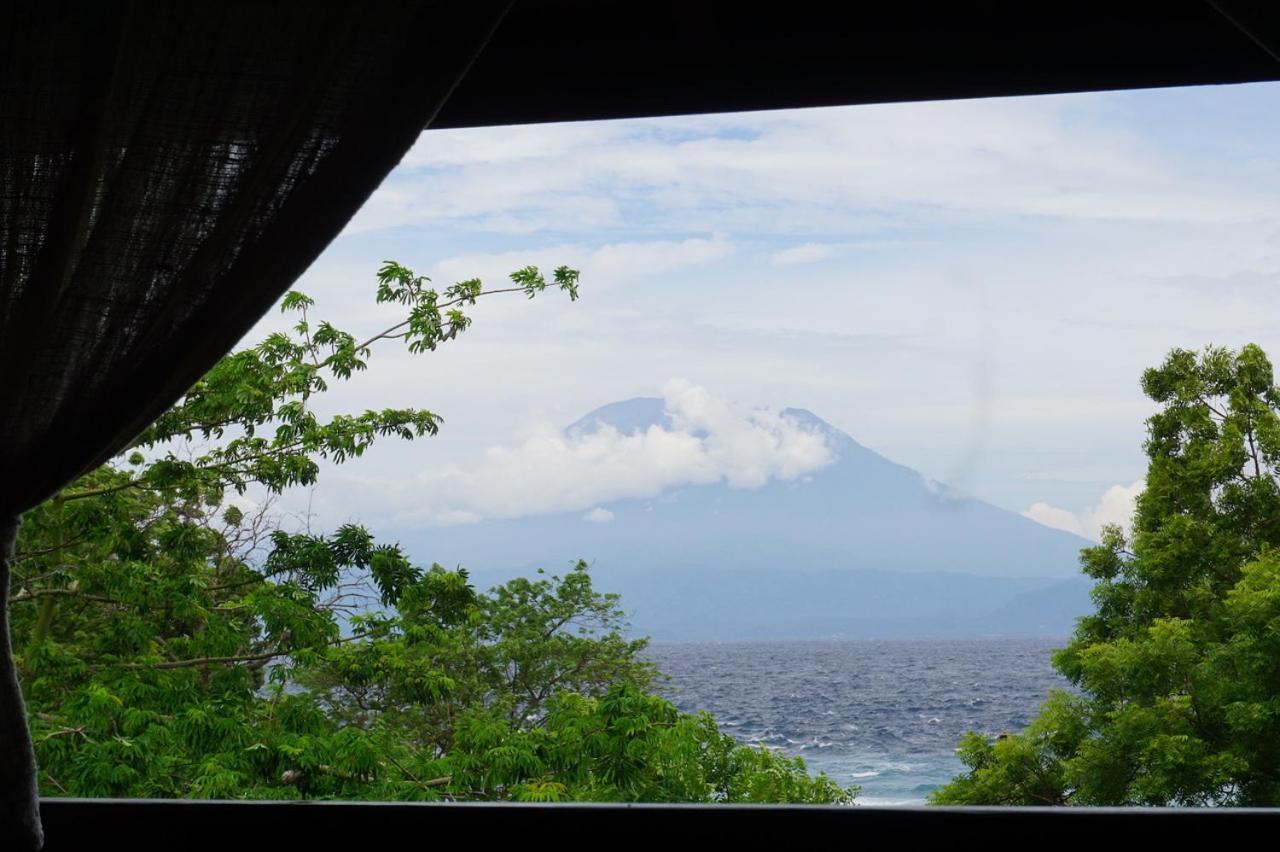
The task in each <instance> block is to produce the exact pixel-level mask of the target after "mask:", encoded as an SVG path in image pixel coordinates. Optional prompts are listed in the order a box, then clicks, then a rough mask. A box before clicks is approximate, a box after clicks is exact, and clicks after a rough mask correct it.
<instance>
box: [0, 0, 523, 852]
mask: <svg viewBox="0 0 1280 852" xmlns="http://www.w3.org/2000/svg"><path fill="white" fill-rule="evenodd" d="M506 5H507V3H505V2H490V1H489V0H467V2H448V0H439V1H438V2H398V3H396V2H367V3H354V2H352V3H343V4H322V3H234V2H199V3H193V2H180V3H174V2H163V3H162V2H135V3H117V2H81V3H66V2H64V3H55V2H49V0H45V2H43V3H35V2H31V3H22V4H17V5H14V4H6V5H5V7H4V8H3V9H0V588H2V589H4V590H5V594H6V595H7V589H8V584H9V570H8V563H9V561H11V558H12V548H13V543H14V538H15V535H16V528H17V525H18V522H19V519H20V517H21V513H22V512H23V511H25V510H27V509H29V508H31V507H32V506H35V505H37V504H38V503H39V502H41V501H42V500H44V499H46V498H48V497H49V496H51V495H52V494H53V493H55V492H56V491H57V490H58V489H60V488H61V487H63V486H64V485H66V484H67V483H68V482H69V481H71V480H72V479H74V478H75V477H76V476H77V475H79V474H80V473H82V472H85V471H87V470H89V469H91V468H93V467H95V466H97V465H99V464H101V463H103V462H104V461H106V460H107V459H109V458H111V457H112V456H113V455H114V454H115V453H116V452H117V451H118V450H119V449H120V448H121V447H122V446H124V445H125V444H127V442H128V441H129V440H130V439H132V438H133V437H134V436H135V435H137V434H138V433H139V432H140V431H141V430H142V429H143V428H144V427H145V426H146V425H147V424H148V423H149V422H150V421H151V420H152V419H153V418H154V417H156V416H157V415H158V414H159V413H161V412H162V411H163V410H164V409H165V408H167V407H168V406H169V405H171V404H173V403H174V402H175V401H176V400H177V398H178V397H179V396H180V395H181V394H182V392H183V391H184V390H185V389H186V388H187V387H189V386H190V385H191V384H192V383H193V382H194V381H195V380H196V379H198V378H199V377H200V375H201V374H202V373H203V372H204V371H205V370H207V369H208V368H209V367H210V366H212V364H213V363H214V362H215V361H216V360H217V359H218V358H219V357H220V356H222V355H223V354H224V353H225V352H226V351H227V350H229V349H230V348H231V347H232V346H233V345H234V344H235V343H236V341H237V340H238V339H239V338H240V337H241V336H242V335H243V334H244V333H245V332H246V331H248V330H249V328H250V327H251V326H252V325H253V323H254V322H255V321H256V320H257V319H258V318H259V317H260V316H261V315H262V314H263V313H264V312H265V311H266V310H267V309H268V308H269V307H270V306H271V305H272V304H273V303H274V302H275V300H276V299H278V298H279V297H280V295H281V294H282V293H283V292H284V291H285V290H286V289H287V288H288V287H289V285H290V284H291V283H293V281H294V280H295V279H296V278H297V277H298V276H299V275H300V274H301V273H302V272H303V271H304V270H305V269H306V268H307V266H308V265H309V264H310V263H311V262H312V261H313V260H314V259H315V257H316V255H317V254H319V253H320V251H321V250H322V249H323V248H324V247H325V246H326V245H327V244H328V243H329V241H330V240H332V239H333V238H334V237H335V236H336V235H337V234H338V232H339V231H340V230H341V229H342V227H343V226H344V225H345V224H346V222H347V221H348V219H349V218H350V217H351V216H352V214H354V213H355V211H356V210H357V209H358V208H359V207H360V205H361V204H362V203H363V202H364V201H365V199H366V198H367V197H368V196H369V194H370V193H371V192H372V191H373V190H374V189H375V188H376V187H377V185H378V183H379V182H380V181H381V180H382V179H383V178H384V177H385V176H386V174H387V172H388V171H390V170H391V168H392V167H393V166H394V165H395V164H396V163H397V162H398V161H399V159H400V157H402V156H403V155H404V153H405V151H406V150H408V148H409V146H410V145H411V144H412V143H413V142H414V140H415V139H416V138H417V137H418V134H419V133H420V132H421V131H422V130H423V128H424V127H426V126H427V125H428V124H429V123H430V121H431V119H432V118H433V117H434V115H435V114H436V112H437V111H438V110H439V108H440V107H441V105H442V104H443V103H444V101H445V100H446V99H447V97H448V96H449V94H450V93H451V92H452V90H453V88H454V87H455V86H456V85H457V83H458V81H459V80H460V79H461V77H462V76H463V75H464V74H465V72H466V70H467V69H468V68H469V67H470V64H471V62H472V61H473V59H474V58H475V56H476V55H477V53H478V51H479V50H481V48H482V47H483V45H484V44H485V43H486V41H487V39H488V37H489V35H490V34H491V33H492V31H493V29H494V28H495V27H496V25H497V23H498V21H499V20H500V18H501V16H502V14H503V13H504V11H505V7H506ZM0 630H2V632H3V639H0V643H2V644H3V648H2V649H0V650H3V655H2V658H0V848H4V849H20V848H25V847H36V846H38V845H39V842H40V840H39V836H40V828H39V823H38V818H37V815H36V808H35V789H36V788H35V765H34V759H33V756H32V749H31V743H30V737H29V734H28V732H27V727H26V718H25V715H24V711H23V705H22V697H21V693H20V692H19V688H18V683H17V678H16V673H15V668H14V665H13V661H12V657H11V655H10V653H9V641H8V628H7V618H6V616H5V614H4V608H3V607H0ZM123 842H125V843H126V844H127V840H124V841H123Z"/></svg>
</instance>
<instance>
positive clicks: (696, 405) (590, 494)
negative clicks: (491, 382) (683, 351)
mask: <svg viewBox="0 0 1280 852" xmlns="http://www.w3.org/2000/svg"><path fill="white" fill-rule="evenodd" d="M663 397H664V405H665V408H666V411H667V414H668V415H669V418H670V421H671V427H670V428H663V427H661V426H658V425H652V426H649V427H648V428H647V429H645V430H643V431H634V432H631V433H626V434H624V433H622V432H620V431H618V430H617V429H615V428H613V427H612V426H602V427H601V428H599V429H596V430H594V431H591V432H586V433H584V432H581V431H578V430H575V432H574V433H573V434H565V432H564V431H563V430H560V429H557V428H554V427H552V426H550V425H543V426H540V427H538V428H536V429H534V430H533V431H532V433H531V434H529V435H528V436H527V437H525V438H524V440H523V441H521V442H519V443H517V444H515V445H513V446H496V447H491V448H490V449H489V450H488V451H487V452H485V453H484V454H483V456H482V457H481V458H478V459H474V460H472V461H471V462H469V463H463V464H455V465H448V466H442V467H438V468H434V469H430V470H427V471H424V472H423V473H421V474H420V475H418V476H417V477H415V478H413V480H412V481H411V482H407V483H401V485H400V489H401V490H404V491H405V492H406V493H407V494H412V495H414V499H413V500H412V502H414V503H416V504H417V505H416V507H415V509H414V510H412V511H411V512H408V513H402V514H401V516H400V517H399V518H398V520H400V521H402V522H406V523H430V524H438V525H444V524H456V523H469V522H474V521H477V520H479V519H481V518H509V517H519V516H524V515H537V514H545V513H551V512H568V511H582V510H588V511H587V513H586V515H584V519H585V520H588V521H593V522H596V523H605V522H608V521H609V520H612V518H613V514H612V513H611V512H609V511H608V510H607V509H604V508H602V507H601V506H600V504H602V503H608V502H611V501H614V500H622V499H627V498H652V497H657V496H659V495H660V494H662V493H663V492H664V491H667V490H668V489H672V488H677V487H681V486H687V485H707V484H712V483H725V484H727V485H728V486H729V487H731V488H743V489H755V488H760V487H762V486H764V485H765V484H766V483H768V482H769V481H770V480H772V479H780V480H792V479H796V478H797V477H800V476H803V475H804V474H807V473H811V472H812V471H815V470H818V469H819V468H822V467H824V466H826V465H827V464H830V463H831V462H832V461H833V460H834V454H833V452H832V450H831V448H830V447H829V446H828V444H827V441H826V436H825V435H824V434H823V433H821V432H819V431H816V430H814V429H812V428H810V427H808V426H806V425H803V424H801V423H800V422H799V421H797V420H794V419H792V418H790V417H784V416H783V415H782V414H780V413H779V412H776V411H772V410H769V409H754V410H742V409H740V408H738V407H736V406H734V405H732V404H731V403H729V402H727V401H726V400H723V399H721V398H719V397H717V396H715V395H713V394H711V393H710V392H709V391H707V390H706V389H705V388H702V387H698V386H696V385H693V384H690V383H689V382H687V381H684V380H673V381H670V382H668V383H667V385H666V387H665V388H664V389H663ZM392 496H394V495H392ZM408 502H410V501H409V500H408V499H406V500H405V501H404V502H402V503H400V504H399V505H405V504H406V503H408Z"/></svg>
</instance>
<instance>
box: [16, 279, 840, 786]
mask: <svg viewBox="0 0 1280 852" xmlns="http://www.w3.org/2000/svg"><path fill="white" fill-rule="evenodd" d="M511 277H512V283H513V286H511V287H504V288H500V289H496V290H488V291H486V290H484V289H483V287H482V285H481V283H480V282H479V281H478V280H472V281H466V282H462V283H459V284H455V285H453V286H452V287H449V288H447V289H445V290H444V291H443V292H437V291H436V290H434V289H431V288H429V287H428V286H427V284H428V281H427V279H426V278H424V277H421V276H417V275H415V274H414V273H413V272H412V271H411V270H409V269H406V268H405V267H403V266H400V265H399V264H395V263H387V264H384V265H383V267H382V268H381V270H380V271H379V274H378V286H377V300H378V302H380V303H391V304H397V305H401V306H403V307H404V308H405V310H406V313H405V315H404V316H403V317H402V318H401V319H400V321H398V322H396V323H394V324H392V325H391V326H390V327H388V328H387V329H385V330H384V331H382V332H380V333H377V334H374V335H372V336H369V337H367V338H366V339H364V340H363V341H362V342H358V341H359V338H357V337H356V336H355V335H353V334H351V333H349V332H347V331H343V330H340V329H338V328H336V327H334V326H333V325H331V324H329V323H327V322H314V321H313V320H312V319H311V318H310V313H311V312H312V310H313V309H314V303H313V302H312V300H311V299H309V298H308V297H306V296H304V295H302V294H300V293H290V294H289V295H287V296H286V297H285V299H284V301H283V303H282V308H283V310H284V311H286V312H293V313H296V314H297V315H298V320H297V322H296V324H295V325H294V327H293V329H292V332H291V333H277V334H271V335H269V336H267V337H266V339H265V340H263V341H262V342H261V343H260V344H258V345H257V346H255V347H252V348H249V349H245V350H242V351H239V352H236V353H233V354H232V355H229V356H227V357H226V358H225V359H223V360H222V361H221V362H220V363H219V364H218V365H217V366H215V367H214V369H213V370H211V371H210V372H209V373H208V374H207V375H206V376H205V377H204V378H203V379H202V380H201V381H200V382H198V383H197V384H196V385H195V386H194V387H193V388H192V389H191V390H190V391H189V392H188V393H187V394H186V395H185V396H184V398H183V399H182V400H180V401H179V403H178V404H177V405H176V406H174V408H172V409H171V410H170V411H168V412H166V413H165V414H164V415H163V416H161V417H160V418H159V419H158V420H157V421H156V423H155V424H153V425H152V426H151V427H150V428H149V429H148V430H147V431H146V432H144V433H143V434H142V435H141V436H139V438H138V439H137V440H136V441H135V442H134V444H133V446H131V447H130V448H129V449H128V450H126V451H125V453H123V454H122V455H121V457H120V458H119V459H117V460H116V462H115V463H114V464H111V465H108V466H105V467H103V468H101V469H99V470H96V471H94V472H92V473H90V474H89V475H87V476H86V477H84V478H82V479H81V480H80V481H78V482H76V483H74V484H72V485H71V486H69V487H68V488H67V489H66V490H64V491H63V492H62V493H60V494H59V495H57V496H56V497H55V498H53V499H52V500H50V501H48V502H47V503H45V504H44V505H42V506H40V507H38V508H37V509H36V510H34V511H33V512H31V513H30V514H29V515H28V517H27V519H26V521H25V523H24V525H23V528H22V532H21V538H20V539H19V542H18V554H17V559H16V561H15V563H14V578H15V587H16V589H17V591H16V593H15V594H14V596H13V598H12V599H11V600H12V605H13V632H14V637H15V639H16V642H15V650H16V651H17V654H16V659H17V662H18V665H19V667H20V671H21V673H22V677H23V687H24V691H25V698H26V700H27V706H28V708H29V711H30V716H31V727H32V733H33V738H34V740H35V743H36V749H37V756H38V759H39V764H40V785H41V791H42V794H43V795H46V796H54V795H76V796H137V797H153V796H154V797H219V798H245V797H248V798H277V799H278V798H302V797H336V798H357V799H430V798H448V799H493V798H514V799H553V798H576V799H602V800H610V801H620V800H627V799H634V798H637V797H646V796H649V797H656V798H658V799H660V800H664V801H717V800H725V801H762V800H766V798H767V797H769V796H774V797H778V800H787V801H791V800H794V801H843V800H846V799H847V798H848V797H849V795H850V793H849V792H848V791H845V790H842V789H841V788H839V787H838V786H836V785H834V784H833V783H831V782H830V781H829V780H827V779H826V778H825V777H819V778H811V777H810V776H809V775H808V774H807V773H806V772H805V771H804V768H803V764H801V763H800V762H799V761H796V760H790V759H788V758H785V757H782V756H780V755H777V754H775V753H772V752H767V751H759V750H751V749H745V748H743V747H741V746H738V745H737V744H736V743H735V742H733V741H732V740H731V739H730V738H729V737H727V736H726V735H724V734H721V733H720V732H719V730H718V728H717V727H716V725H715V723H714V720H712V719H710V717H706V716H685V715H682V714H679V713H678V712H676V710H675V708H674V707H673V706H672V705H670V704H669V703H668V702H666V701H665V700H664V699H662V698H660V697H658V696H656V695H653V694H652V690H653V689H654V687H655V684H656V679H657V672H656V671H655V670H654V667H653V666H652V664H650V663H649V662H648V661H647V660H645V659H644V657H643V651H644V649H645V645H646V643H645V641H644V640H634V639H627V638H625V637H624V631H625V627H626V622H625V618H624V614H623V611H622V609H621V604H620V602H619V600H618V598H617V596H616V595H608V594H602V593H600V592H599V591H597V590H596V589H594V588H593V586H592V583H591V578H590V575H589V572H588V570H587V566H585V565H583V564H578V565H575V566H573V567H572V570H570V571H568V572H566V573H564V575H563V576H559V575H555V576H550V577H547V576H540V577H537V578H536V579H515V580H512V581H511V582H509V583H507V584H505V585H503V586H500V587H498V588H496V589H493V590H490V591H488V592H479V591H477V590H476V589H475V588H473V586H472V585H471V583H470V581H469V579H468V576H467V573H466V571H465V570H462V569H457V570H446V569H444V568H443V567H441V566H438V565H436V566H432V567H431V568H429V569H426V570H423V569H421V568H419V567H417V566H415V565H413V564H412V563H411V562H410V560H409V559H408V558H407V556H406V555H405V554H404V553H403V552H402V551H401V550H400V549H399V548H398V547H397V546H395V545H391V544H382V543H378V542H377V541H376V539H375V538H374V536H373V535H372V534H371V533H370V532H369V531H368V530H366V529H364V528H363V527H360V526H358V525H354V524H349V525H345V526H342V527H340V528H339V529H337V530H336V531H333V532H331V533H326V534H317V533H314V532H312V531H310V530H306V531H300V532H290V531H287V530H285V529H283V528H281V526H280V520H279V518H278V516H277V514H276V513H275V512H274V511H273V509H272V507H271V505H270V503H269V501H267V502H263V503H261V504H260V505H258V507H257V508H255V509H252V510H246V509H244V508H242V507H241V506H238V505H236V504H235V503H234V502H233V501H229V500H228V495H229V494H231V493H234V492H240V493H244V492H245V491H246V489H249V488H251V487H256V488H258V489H260V490H265V491H266V492H267V493H278V492H280V491H282V490H283V489H285V488H287V487H289V486H292V485H310V484H312V483H314V482H315V481H316V478H317V476H318V473H319V470H320V466H319V462H320V461H321V460H323V459H328V460H330V461H333V462H337V463H342V462H345V461H348V460H350V459H352V458H355V457H358V456H359V455H361V454H362V453H363V452H364V451H365V450H366V449H367V448H368V447H369V446H371V445H372V444H373V443H374V442H375V441H376V440H378V439H379V438H382V437H387V436H393V437H399V438H403V439H410V440H411V439H414V438H418V437H422V436H425V435H431V434H434V433H435V432H436V430H437V429H438V427H439V423H440V418H439V417H438V416H436V415H435V414H433V413H430V412H426V411H421V410H416V409H394V408H389V409H384V410H381V411H367V412H364V413H363V414H358V415H340V416H335V417H332V418H329V419H327V420H322V419H321V418H319V417H318V416H316V415H315V414H314V413H313V402H314V400H315V398H316V397H317V396H318V395H320V394H322V393H324V392H325V391H326V390H327V389H328V388H329V386H330V384H331V383H332V382H335V381H346V380H350V379H351V378H352V377H353V376H355V375H356V374H358V373H359V372H360V371H361V370H363V369H364V367H365V364H366V360H367V358H368V357H369V356H370V353H371V348H372V347H373V346H374V345H375V344H379V343H380V342H382V341H391V340H400V341H402V343H403V344H404V345H407V347H408V349H409V350H410V351H411V352H417V353H422V352H429V351H432V350H434V349H435V348H436V347H438V346H440V345H442V344H444V343H446V342H448V341H451V340H453V339H454V338H455V337H456V336H457V335H458V334H459V333H461V332H462V331H464V330H466V328H467V327H468V326H469V325H470V322H471V320H470V318H469V317H468V316H466V314H464V313H463V308H465V307H467V306H470V305H473V304H474V303H475V302H476V300H477V299H479V298H481V297H483V296H486V295H488V294H490V293H500V292H510V291H517V292H523V293H525V294H526V295H528V296H531V297H532V296H534V295H537V294H538V293H540V292H542V291H543V290H545V289H546V288H547V287H549V286H553V287H556V288H558V289H561V290H564V291H566V292H568V294H569V295H570V297H571V298H576V296H577V281H578V276H577V273H576V272H574V271H573V270H570V269H567V268H564V267H562V268H560V269H558V270H556V272H555V274H554V276H553V278H552V280H551V281H547V280H546V279H545V278H544V277H543V276H542V275H541V274H540V273H539V272H538V270H537V269H535V268H533V267H528V268H525V269H522V270H519V271H517V272H516V273H514V274H513V275H512V276H511Z"/></svg>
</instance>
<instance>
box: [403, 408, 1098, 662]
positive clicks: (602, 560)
mask: <svg viewBox="0 0 1280 852" xmlns="http://www.w3.org/2000/svg"><path fill="white" fill-rule="evenodd" d="M782 414H783V416H785V417H787V418H788V419H790V420H792V421H793V422H795V423H798V424H800V425H801V426H803V427H804V428H806V429H810V430H814V431H817V432H820V433H822V434H823V435H824V436H825V439H826V441H827V444H828V446H829V447H830V448H831V449H832V450H833V452H834V461H833V462H832V463H831V464H830V465H828V466H826V467H824V468H822V469H820V470H817V471H816V472H814V473H812V474H809V475H807V476H804V477H800V478H797V479H794V480H791V481H787V480H778V479H774V480H770V481H769V482H768V483H767V484H765V485H764V486H763V487H760V488H758V489H746V488H732V487H729V486H728V485H726V484H723V483H720V484H713V485H701V486H690V487H685V488H681V489H678V490H675V491H672V492H669V493H665V494H662V495H660V496H659V497H656V498H652V499H629V500H619V501H616V502H612V503H608V504H605V505H604V506H603V507H602V508H603V509H606V510H607V512H608V515H607V516H611V520H609V522H607V523H591V522H589V521H588V520H586V519H585V518H584V515H583V513H582V512H573V513H562V514H555V515H541V516H530V517H522V518H512V519H503V520H488V521H483V522H480V523H477V524H470V525H464V526H455V527H436V528H427V529H423V530H421V531H420V532H419V533H417V534H415V535H414V536H413V538H412V539H411V540H408V541H405V542H403V543H404V544H405V545H406V546H407V547H408V548H409V550H410V552H411V553H413V555H414V556H415V557H416V558H418V559H420V560H427V561H437V562H441V563H443V564H448V565H454V564H462V565H465V566H467V567H468V568H469V569H470V570H471V571H472V573H473V576H474V577H475V578H476V580H477V582H480V583H482V584H488V583H492V582H498V581H501V580H503V579H506V578H507V577H510V576H512V575H514V574H515V573H517V572H520V571H528V570H531V569H533V568H537V567H544V568H547V569H548V570H556V569H559V568H562V567H564V566H567V565H568V564H569V563H571V562H572V561H573V560H575V559H578V558H582V559H587V560H588V561H591V562H593V564H594V567H593V571H594V573H595V576H596V578H597V585H599V586H600V587H601V588H604V589H606V590H610V591H617V592H620V593H622V595H623V602H624V605H626V606H627V608H628V610H629V611H631V612H632V613H633V623H634V625H635V627H636V629H637V631H638V632H644V633H651V634H653V635H655V636H656V637H658V638H664V639H678V638H695V637H696V638H721V639H731V638H780V637H792V636H794V637H803V636H827V635H833V634H844V635H851V636H860V635H875V636H892V635H925V634H929V635H959V634H993V633H995V634H998V633H1028V632H1030V633H1042V634H1043V633H1048V634H1054V635H1064V634H1065V633H1066V632H1067V631H1069V630H1070V628H1071V626H1072V618H1073V617H1074V616H1075V615H1079V614H1083V613H1084V612H1085V610H1086V609H1087V606H1088V599H1087V594H1086V592H1087V588H1088V585H1087V584H1086V583H1085V582H1084V581H1083V579H1082V578H1080V573H1079V568H1078V567H1077V557H1078V553H1079V549H1080V548H1081V547H1082V546H1085V545H1086V544H1088V542H1086V541H1085V540H1083V539H1081V538H1078V537H1076V536H1073V535H1071V534H1069V533H1065V532H1061V531H1058V530H1053V529H1049V528H1047V527H1044V526H1042V525H1040V524H1037V523H1035V522H1034V521H1031V520H1029V519H1027V518H1024V517H1022V516H1021V515H1018V514H1016V513H1014V512H1009V511H1006V510H1004V509H1000V508H998V507H996V506H993V505H991V504H989V503H984V502H982V501H980V500H974V499H969V498H961V497H956V496H953V495H951V494H949V493H948V491H947V490H946V488H945V487H942V486H938V485H936V484H933V483H930V482H928V481H927V480H925V479H924V478H923V477H922V476H920V474H918V473H916V472H915V471H913V470H911V469H909V468H906V467H903V466H902V465H899V464H895V463H894V462H891V461H889V460H888V459H886V458H884V457H883V456H880V455H878V454H876V453H874V452H873V451H871V450H869V449H867V448H866V447H863V446H862V445H861V444H859V443H858V442H857V441H855V440H854V439H853V438H852V437H850V436H849V435H847V434H845V433H844V432H841V431H840V430H838V429H836V428H835V427H833V426H831V425H830V424H828V423H826V422H825V421H823V420H821V419H820V418H818V417H816V416H815V415H813V414H812V413H811V412H808V411H805V410H802V409H787V410H785V411H784V412H782ZM606 426H607V427H612V428H614V429H617V430H618V431H619V432H621V433H623V434H633V433H635V432H637V431H643V430H646V429H649V428H651V427H657V428H663V429H670V428H673V421H672V418H671V416H670V415H669V414H668V413H667V412H666V411H665V410H664V408H663V401H662V400H660V399H650V398H640V399H634V400H627V401H624V402H619V403H614V404H611V405H607V406H604V407H603V408H600V409H597V410H596V411H593V412H591V413H590V414H588V415H587V416H586V417H583V418H582V419H580V420H578V421H577V422H575V423H574V424H572V425H571V426H570V427H568V429H567V430H566V433H567V434H568V435H570V436H574V435H590V434H592V433H593V432H595V431H597V430H599V429H601V428H604V427H606Z"/></svg>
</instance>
